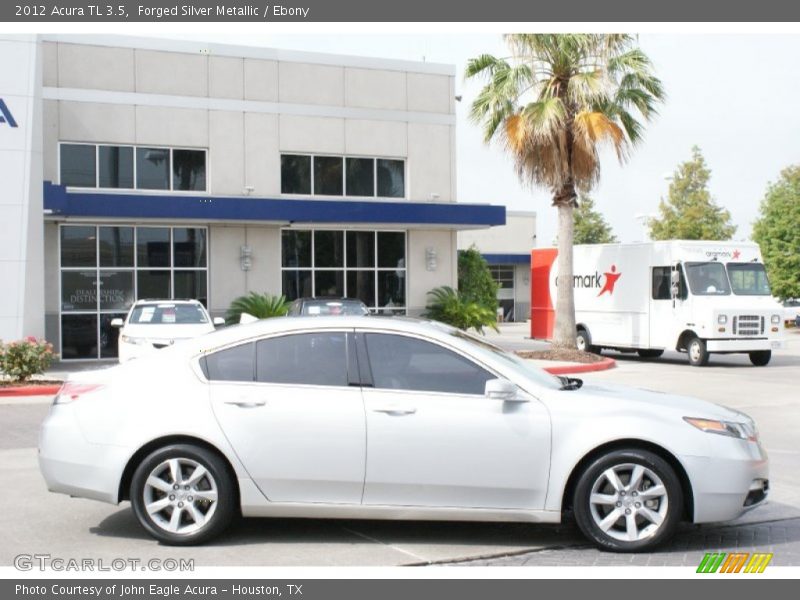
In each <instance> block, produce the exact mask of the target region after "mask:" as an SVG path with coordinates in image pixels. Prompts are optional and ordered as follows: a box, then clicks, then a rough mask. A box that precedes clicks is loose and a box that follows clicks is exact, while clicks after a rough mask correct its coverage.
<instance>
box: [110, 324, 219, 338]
mask: <svg viewBox="0 0 800 600" xmlns="http://www.w3.org/2000/svg"><path fill="white" fill-rule="evenodd" d="M212 331H214V325H213V324H211V323H182V324H174V325H126V326H125V327H124V329H123V330H122V332H121V333H122V334H124V335H129V336H131V337H137V338H145V339H148V340H184V339H188V338H193V337H197V336H199V335H203V334H204V333H210V332H212Z"/></svg>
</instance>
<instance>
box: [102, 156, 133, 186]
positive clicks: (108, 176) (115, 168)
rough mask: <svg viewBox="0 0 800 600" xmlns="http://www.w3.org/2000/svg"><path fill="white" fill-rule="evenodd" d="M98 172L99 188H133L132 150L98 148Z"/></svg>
mask: <svg viewBox="0 0 800 600" xmlns="http://www.w3.org/2000/svg"><path fill="white" fill-rule="evenodd" d="M98 158H99V164H98V171H99V183H100V187H101V188H132V187H133V148H132V147H130V146H100V147H99V148H98Z"/></svg>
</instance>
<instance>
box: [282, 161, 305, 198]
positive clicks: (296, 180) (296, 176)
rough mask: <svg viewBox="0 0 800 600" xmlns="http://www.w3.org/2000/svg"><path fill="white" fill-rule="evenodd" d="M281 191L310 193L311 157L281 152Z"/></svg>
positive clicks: (286, 192)
mask: <svg viewBox="0 0 800 600" xmlns="http://www.w3.org/2000/svg"><path fill="white" fill-rule="evenodd" d="M281 193H282V194H310V193H311V157H310V156H304V155H299V154H281Z"/></svg>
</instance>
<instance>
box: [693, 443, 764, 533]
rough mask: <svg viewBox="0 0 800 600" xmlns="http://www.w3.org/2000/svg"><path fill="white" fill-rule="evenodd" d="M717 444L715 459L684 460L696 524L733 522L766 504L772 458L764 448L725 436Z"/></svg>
mask: <svg viewBox="0 0 800 600" xmlns="http://www.w3.org/2000/svg"><path fill="white" fill-rule="evenodd" d="M705 435H713V434H705ZM714 445H715V446H717V451H716V452H715V455H714V456H712V457H699V456H682V457H681V462H682V463H683V465H684V467H685V468H686V471H687V473H688V475H689V479H690V480H691V483H692V493H693V496H694V522H695V523H713V522H719V521H730V520H732V519H735V518H737V517H739V516H740V515H741V514H742V513H744V512H746V511H748V510H751V509H753V508H757V507H759V506H761V505H762V504H764V503H765V502H766V501H767V496H768V492H769V459H768V458H767V454H766V452H765V451H764V449H763V448H762V447H761V445H760V444H757V443H753V442H746V441H744V440H733V439H726V438H722V437H721V439H720V440H719V441H718V442H717V443H715V444H714Z"/></svg>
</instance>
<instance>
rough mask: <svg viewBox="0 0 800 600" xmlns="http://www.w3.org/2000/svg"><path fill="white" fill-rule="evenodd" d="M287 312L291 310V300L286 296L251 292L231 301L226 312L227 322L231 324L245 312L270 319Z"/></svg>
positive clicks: (237, 320) (257, 317)
mask: <svg viewBox="0 0 800 600" xmlns="http://www.w3.org/2000/svg"><path fill="white" fill-rule="evenodd" d="M287 312H289V302H287V300H286V297H285V296H270V295H269V294H259V293H258V292H250V293H249V294H247V295H246V296H239V297H238V298H236V299H235V300H234V301H233V302H231V305H230V307H229V308H228V312H227V313H226V314H225V322H226V323H228V324H229V325H233V324H235V323H238V322H239V319H241V317H242V314H243V313H244V314H248V315H251V316H253V317H255V318H256V319H270V318H272V317H282V316H284V315H285V314H286V313H287Z"/></svg>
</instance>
